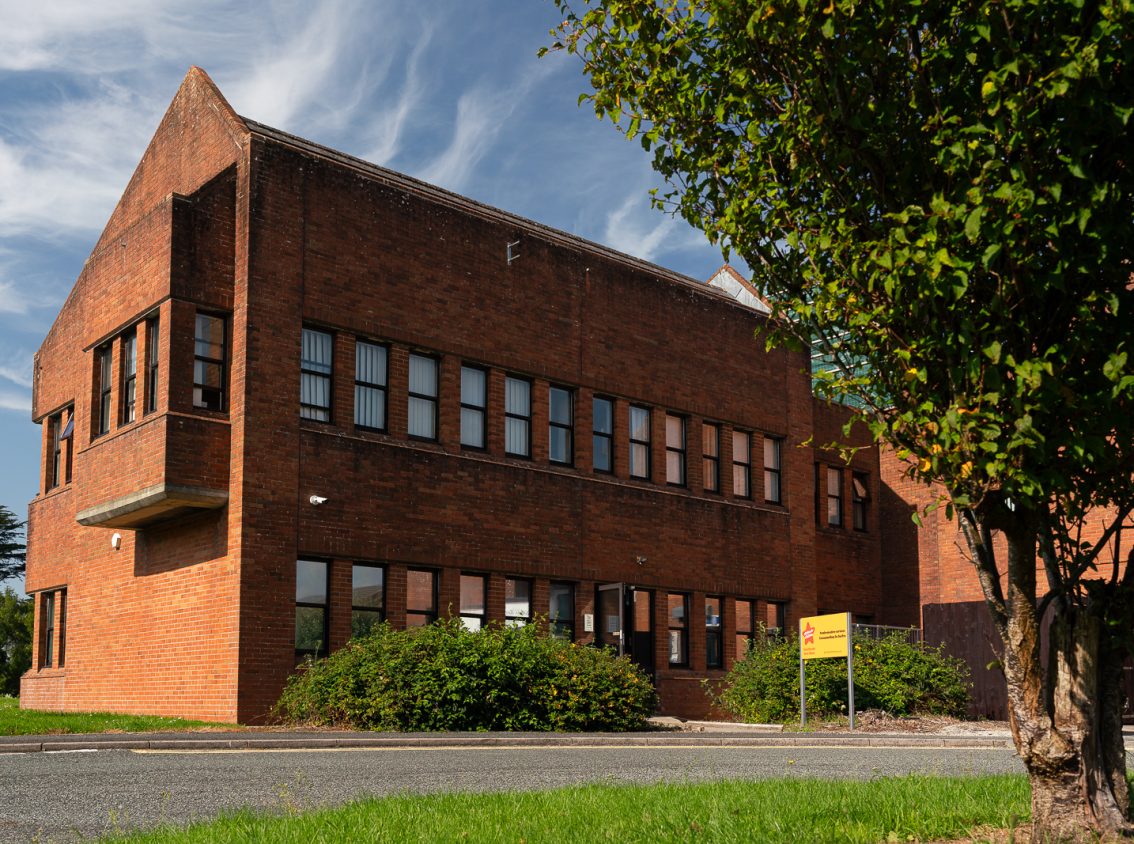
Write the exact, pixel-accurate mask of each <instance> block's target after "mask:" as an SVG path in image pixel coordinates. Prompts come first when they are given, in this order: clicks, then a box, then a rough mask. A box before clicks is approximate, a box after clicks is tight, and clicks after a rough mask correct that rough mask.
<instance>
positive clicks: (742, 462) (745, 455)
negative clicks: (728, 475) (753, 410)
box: [732, 431, 752, 498]
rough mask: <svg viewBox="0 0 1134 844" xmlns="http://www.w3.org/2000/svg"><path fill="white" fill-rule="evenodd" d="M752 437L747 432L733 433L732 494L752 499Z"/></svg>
mask: <svg viewBox="0 0 1134 844" xmlns="http://www.w3.org/2000/svg"><path fill="white" fill-rule="evenodd" d="M751 446H752V436H751V435H750V434H749V433H748V432H747V431H733V432H732V494H733V495H735V496H736V497H737V498H751V497H752V448H751Z"/></svg>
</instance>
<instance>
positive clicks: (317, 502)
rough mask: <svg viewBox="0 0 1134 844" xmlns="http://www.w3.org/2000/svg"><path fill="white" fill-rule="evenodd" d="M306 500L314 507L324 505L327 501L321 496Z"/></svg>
mask: <svg viewBox="0 0 1134 844" xmlns="http://www.w3.org/2000/svg"><path fill="white" fill-rule="evenodd" d="M307 500H308V501H310V502H311V503H312V504H313V505H315V506H316V507H318V506H319V505H320V504H323V503H325V502H326V500H327V499H326V497H324V496H322V495H312V496H311V497H310V498H308V499H307Z"/></svg>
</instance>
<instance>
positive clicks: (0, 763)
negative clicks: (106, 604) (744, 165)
mask: <svg viewBox="0 0 1134 844" xmlns="http://www.w3.org/2000/svg"><path fill="white" fill-rule="evenodd" d="M1022 770H1023V768H1022V767H1021V765H1020V763H1019V761H1018V760H1017V759H1016V757H1015V755H1014V753H1013V752H1012V751H1011V750H1008V749H1002V748H911V747H895V748H876V747H871V748H865V747H862V748H857V747H822V748H818V747H704V746H701V747H697V746H679V747H602V748H598V747H591V748H588V747H579V748H563V747H557V748H536V747H526V748H431V749H414V748H402V749H378V750H375V749H366V750H330V751H326V750H324V751H308V750H303V751H251V752H248V751H222V752H203V753H200V752H198V753H180V752H173V753H169V752H159V751H144V752H135V751H127V750H102V751H77V752H63V753H26V754H0V842H21V844H23V842H28V841H33V840H34V841H37V842H39V843H40V844H48V842H73V841H76V840H78V839H80V838H81V837H86V838H90V837H96V836H98V835H100V834H103V833H106V832H109V831H113V830H116V829H117V830H127V829H134V828H139V827H149V826H153V825H156V824H162V823H173V824H183V823H186V822H189V821H191V820H201V819H207V818H209V817H212V816H215V815H216V814H218V813H220V812H222V811H224V810H226V809H237V808H240V807H245V806H247V807H253V808H256V809H259V810H264V811H275V812H282V811H290V810H294V809H307V808H314V807H317V806H324V805H328V804H335V803H342V802H345V801H348V800H351V799H353V798H357V797H362V796H366V795H381V794H390V793H397V792H406V791H410V792H431V791H477V790H481V791H486V790H511V789H542V788H554V787H557V786H563V785H569V784H573V783H581V782H593V781H606V782H624V783H650V782H660V781H703V780H714V779H756V778H762V777H779V776H799V777H842V778H854V779H871V778H875V777H885V776H892V775H896V774H907V773H929V774H983V773H1002V772H1017V771H1022Z"/></svg>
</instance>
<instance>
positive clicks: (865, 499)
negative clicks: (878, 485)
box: [851, 472, 870, 533]
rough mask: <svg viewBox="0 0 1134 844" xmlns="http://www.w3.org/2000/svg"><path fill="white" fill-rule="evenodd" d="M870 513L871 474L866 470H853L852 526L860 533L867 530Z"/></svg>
mask: <svg viewBox="0 0 1134 844" xmlns="http://www.w3.org/2000/svg"><path fill="white" fill-rule="evenodd" d="M859 486H861V487H862V493H861V494H860V493H859ZM869 513H870V476H869V475H868V474H867V473H866V472H851V526H852V527H853V528H854V529H855V530H856V531H858V532H859V533H865V532H866V530H867V519H868V518H869Z"/></svg>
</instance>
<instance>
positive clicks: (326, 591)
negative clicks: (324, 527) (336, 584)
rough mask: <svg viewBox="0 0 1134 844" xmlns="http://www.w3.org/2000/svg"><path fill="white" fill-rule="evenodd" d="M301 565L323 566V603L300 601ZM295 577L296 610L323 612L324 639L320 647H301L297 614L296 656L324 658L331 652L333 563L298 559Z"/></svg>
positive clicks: (312, 558) (294, 637)
mask: <svg viewBox="0 0 1134 844" xmlns="http://www.w3.org/2000/svg"><path fill="white" fill-rule="evenodd" d="M300 563H317V564H319V565H321V566H323V577H324V583H323V602H322V603H318V602H315V601H300V600H299V594H298V590H299V564H300ZM295 577H296V595H295V608H296V610H299V609H300V608H303V609H319V610H322V612H323V638H322V639H321V641H320V643H319V646H318V647H316V648H314V649H311V648H301V647H299V614H298V612H297V613H296V627H295V633H294V635H293V640H294V644H295V655H296V656H297V657H305V656H312V657H315V658H316V659H319V658H320V657H324V656H326V655H327V653H328V651H329V649H330V648H329V642H328V639H329V635H330V629H331V561H330V560H324V559H319V558H318V557H297V558H296V561H295Z"/></svg>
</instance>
